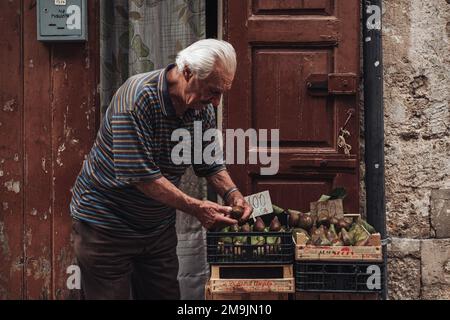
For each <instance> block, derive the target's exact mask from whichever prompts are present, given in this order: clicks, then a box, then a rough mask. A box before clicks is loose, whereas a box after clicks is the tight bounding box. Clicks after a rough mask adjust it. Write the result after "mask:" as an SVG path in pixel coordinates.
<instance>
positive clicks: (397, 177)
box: [383, 0, 450, 299]
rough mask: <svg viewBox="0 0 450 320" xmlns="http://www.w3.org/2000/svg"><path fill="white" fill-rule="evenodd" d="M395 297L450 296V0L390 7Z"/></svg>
mask: <svg viewBox="0 0 450 320" xmlns="http://www.w3.org/2000/svg"><path fill="white" fill-rule="evenodd" d="M383 5H384V8H383V51H384V76H385V77H384V106H385V155H386V210H387V227H388V233H389V236H391V237H392V239H393V240H392V243H391V245H390V246H389V248H388V250H389V264H388V267H389V270H388V272H389V290H390V291H389V297H390V298H391V299H400V298H406V299H438V298H447V299H449V298H450V191H449V190H450V45H449V38H450V1H449V0H429V1H422V0H395V1H394V0H385V1H384V2H383Z"/></svg>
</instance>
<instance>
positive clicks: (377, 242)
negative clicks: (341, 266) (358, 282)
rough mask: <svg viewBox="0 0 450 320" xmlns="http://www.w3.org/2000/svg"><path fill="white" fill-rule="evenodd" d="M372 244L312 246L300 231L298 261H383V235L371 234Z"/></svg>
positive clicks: (296, 244) (296, 241) (297, 249)
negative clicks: (307, 243)
mask: <svg viewBox="0 0 450 320" xmlns="http://www.w3.org/2000/svg"><path fill="white" fill-rule="evenodd" d="M369 243H370V244H371V245H370V246H312V245H306V238H305V235H304V234H302V233H298V234H297V237H296V239H295V260H297V261H373V262H381V261H383V254H382V247H381V235H380V234H379V233H375V234H372V235H370V238H369Z"/></svg>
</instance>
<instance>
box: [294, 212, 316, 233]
mask: <svg viewBox="0 0 450 320" xmlns="http://www.w3.org/2000/svg"><path fill="white" fill-rule="evenodd" d="M297 225H298V226H299V227H300V228H302V229H305V230H309V229H310V228H311V227H312V226H313V218H312V217H311V214H310V213H309V212H308V213H301V214H300V216H299V220H298V224H297Z"/></svg>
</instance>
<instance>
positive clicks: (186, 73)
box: [183, 67, 193, 82]
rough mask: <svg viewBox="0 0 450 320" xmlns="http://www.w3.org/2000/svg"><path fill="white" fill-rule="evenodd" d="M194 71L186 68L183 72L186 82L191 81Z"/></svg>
mask: <svg viewBox="0 0 450 320" xmlns="http://www.w3.org/2000/svg"><path fill="white" fill-rule="evenodd" d="M192 76H193V75H192V71H191V70H190V69H189V67H185V68H184V70H183V77H184V80H186V82H189V80H190V79H191V78H192Z"/></svg>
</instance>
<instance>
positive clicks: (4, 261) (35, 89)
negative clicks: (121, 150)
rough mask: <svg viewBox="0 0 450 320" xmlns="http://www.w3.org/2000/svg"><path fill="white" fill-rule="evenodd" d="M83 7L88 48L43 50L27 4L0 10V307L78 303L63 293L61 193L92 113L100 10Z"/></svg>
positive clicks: (78, 160)
mask: <svg viewBox="0 0 450 320" xmlns="http://www.w3.org/2000/svg"><path fill="white" fill-rule="evenodd" d="M88 6H89V8H88V12H89V16H88V21H89V41H87V42H81V43H64V42H62V43H42V42H39V41H38V40H37V39H36V38H37V33H36V26H37V22H36V1H35V0H11V1H0V30H1V32H0V300H5V299H76V298H78V297H79V292H80V291H79V290H70V289H69V288H68V287H67V285H66V281H67V278H68V277H69V275H68V274H67V270H68V269H67V268H68V267H69V266H71V265H74V264H75V259H74V253H73V249H72V245H71V236H70V235H71V229H72V228H71V223H72V222H71V221H72V219H71V217H70V214H69V202H70V198H71V192H70V189H71V187H72V186H73V183H74V181H75V178H76V176H77V174H78V172H79V170H80V168H81V164H82V162H83V159H84V157H85V155H86V154H87V153H88V152H89V150H90V148H91V146H92V144H93V141H94V139H95V135H96V132H97V126H98V111H99V108H98V105H99V104H98V93H97V87H98V83H99V81H98V78H99V28H100V24H99V21H98V12H99V2H98V1H88ZM69 270H70V269H69Z"/></svg>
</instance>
